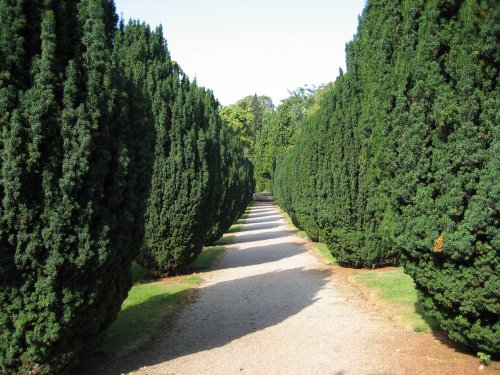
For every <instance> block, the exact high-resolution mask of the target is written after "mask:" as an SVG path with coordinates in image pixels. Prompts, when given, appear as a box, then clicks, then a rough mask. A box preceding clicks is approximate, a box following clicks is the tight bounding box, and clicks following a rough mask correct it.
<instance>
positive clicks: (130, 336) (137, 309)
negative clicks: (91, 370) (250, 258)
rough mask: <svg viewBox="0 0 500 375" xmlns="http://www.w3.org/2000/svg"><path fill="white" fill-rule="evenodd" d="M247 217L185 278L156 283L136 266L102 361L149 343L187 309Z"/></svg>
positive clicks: (205, 253)
mask: <svg viewBox="0 0 500 375" xmlns="http://www.w3.org/2000/svg"><path fill="white" fill-rule="evenodd" d="M247 216H248V214H247V213H245V214H244V215H243V216H242V217H241V218H240V219H239V220H238V221H237V222H236V223H235V224H234V225H233V226H231V228H230V229H229V231H228V233H226V234H225V235H224V237H223V238H222V239H221V240H224V239H225V238H226V240H225V241H221V240H219V241H217V242H216V243H217V244H216V245H215V246H207V247H204V248H203V250H202V251H201V253H200V254H199V255H198V257H197V258H196V259H195V260H194V262H193V263H191V264H190V265H189V266H188V268H187V270H186V273H185V274H184V275H180V276H175V277H167V278H164V279H160V280H158V279H155V278H154V277H153V276H152V275H151V274H150V273H149V271H148V270H147V269H145V268H143V267H142V266H141V265H140V264H138V263H137V262H133V263H132V266H131V269H130V270H131V273H132V279H133V286H132V288H131V289H130V291H129V293H128V296H127V298H126V299H125V301H124V302H123V304H122V307H121V310H120V312H119V313H118V317H117V319H116V320H115V321H114V322H113V324H112V325H111V326H110V327H109V329H108V330H107V332H106V333H105V335H104V338H103V340H102V341H101V344H100V345H99V348H98V349H97V354H98V357H104V358H110V357H119V356H123V355H125V354H127V353H128V352H130V351H132V350H134V349H137V348H139V347H141V346H143V345H144V344H146V343H147V342H149V341H150V340H151V339H152V338H153V337H154V336H155V335H156V333H157V332H158V330H159V329H161V327H162V325H163V324H164V323H165V322H166V321H168V318H169V316H171V315H172V314H173V313H174V312H175V311H177V310H178V309H179V308H181V307H182V306H184V305H185V304H186V303H187V302H188V301H189V300H190V298H191V296H192V294H193V292H194V291H195V290H196V288H197V287H198V284H199V283H200V282H201V281H202V279H201V277H200V276H198V275H197V274H196V272H200V271H205V270H208V269H210V268H211V267H212V266H214V264H216V262H217V261H218V260H219V259H220V258H221V257H222V255H223V254H224V250H225V249H224V246H223V245H224V244H227V243H230V242H231V241H232V237H233V236H234V233H236V232H237V231H238V230H239V229H241V227H242V225H243V223H244V221H245V219H246V218H247Z"/></svg>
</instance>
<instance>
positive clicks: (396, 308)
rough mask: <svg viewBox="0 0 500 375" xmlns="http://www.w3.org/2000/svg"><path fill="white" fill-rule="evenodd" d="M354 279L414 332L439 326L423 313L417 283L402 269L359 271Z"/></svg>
mask: <svg viewBox="0 0 500 375" xmlns="http://www.w3.org/2000/svg"><path fill="white" fill-rule="evenodd" d="M353 279H354V280H355V281H357V282H359V283H361V284H362V285H364V286H365V287H367V288H368V289H369V290H370V291H371V292H372V293H374V295H375V296H376V297H377V298H378V299H380V300H381V301H382V302H383V303H384V305H385V306H387V307H388V308H389V310H390V312H391V314H393V315H394V316H395V317H396V318H397V319H398V320H400V321H401V322H402V323H403V324H404V325H405V326H407V327H408V328H410V329H412V330H413V331H414V332H426V331H429V330H434V329H438V328H439V325H438V323H437V321H436V320H434V319H433V318H431V317H428V316H426V315H425V314H424V313H423V309H422V306H421V304H420V302H419V301H418V296H417V290H416V288H415V283H414V282H413V280H412V279H411V277H410V276H408V275H406V274H405V273H404V272H403V270H402V269H398V270H391V271H382V272H381V271H366V272H358V273H356V274H354V276H353Z"/></svg>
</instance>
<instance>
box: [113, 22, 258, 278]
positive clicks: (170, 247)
mask: <svg viewBox="0 0 500 375" xmlns="http://www.w3.org/2000/svg"><path fill="white" fill-rule="evenodd" d="M116 54H117V55H118V56H119V61H120V64H121V66H122V68H123V71H124V74H125V76H126V77H128V78H129V79H130V80H131V81H132V82H133V83H134V84H135V85H136V86H137V87H140V88H141V89H140V91H139V92H138V93H134V95H135V96H141V97H142V99H141V98H138V101H139V102H141V103H142V106H143V108H142V111H138V112H136V113H133V114H131V116H133V115H135V116H137V117H140V118H142V119H143V120H144V121H146V122H151V123H153V124H154V126H155V131H154V147H153V149H154V167H153V176H152V183H151V190H150V193H149V197H148V201H147V211H146V218H145V220H146V225H145V231H146V234H145V245H144V247H143V248H142V250H141V253H140V256H139V258H138V259H139V261H140V262H141V263H142V264H143V265H144V266H145V267H147V268H148V269H150V270H151V271H153V272H154V273H156V274H158V275H160V274H168V273H175V272H178V271H180V270H182V269H183V267H185V266H186V265H188V264H189V263H191V262H192V261H193V260H194V259H195V258H196V256H197V255H198V254H199V252H200V251H201V249H202V247H203V245H204V244H205V243H211V242H213V241H215V240H217V239H218V238H220V236H222V234H223V233H224V231H226V230H227V229H228V228H229V226H230V225H231V224H232V223H233V222H234V220H235V219H236V218H237V216H239V215H240V214H241V210H242V209H244V207H246V205H247V204H248V201H249V198H248V196H249V194H251V190H250V189H251V185H249V184H251V181H252V177H251V167H250V164H249V162H248V160H247V159H246V157H244V156H243V154H242V152H243V146H242V145H239V144H238V143H235V138H236V135H235V134H233V133H228V131H227V130H225V127H226V126H225V125H223V123H222V120H221V118H220V116H219V113H218V111H219V104H218V102H217V101H216V99H215V98H214V96H213V94H212V93H211V92H210V91H208V90H205V89H203V88H200V87H198V86H197V85H196V83H194V82H190V81H189V79H188V77H187V76H186V75H185V74H184V73H183V72H182V71H181V69H180V68H179V66H178V65H177V64H176V63H175V62H173V61H172V60H171V58H170V53H169V51H168V48H167V44H166V41H165V39H164V37H163V32H162V29H161V28H158V29H156V30H154V31H151V29H150V28H149V26H147V25H145V24H142V23H139V22H136V21H131V22H129V23H128V25H127V26H123V25H122V26H121V28H120V31H119V33H118V35H117V38H116ZM140 118H139V119H138V120H139V121H140ZM240 168H243V171H241V170H240ZM242 172H243V175H241V173H242Z"/></svg>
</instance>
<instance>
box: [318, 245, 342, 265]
mask: <svg viewBox="0 0 500 375" xmlns="http://www.w3.org/2000/svg"><path fill="white" fill-rule="evenodd" d="M314 247H315V248H316V249H318V251H319V252H320V254H321V256H322V257H323V260H324V262H325V263H326V264H330V265H332V266H333V265H336V264H337V261H336V260H335V258H334V257H333V255H332V253H331V252H330V250H329V249H328V246H326V245H325V244H324V243H321V242H317V243H315V244H314Z"/></svg>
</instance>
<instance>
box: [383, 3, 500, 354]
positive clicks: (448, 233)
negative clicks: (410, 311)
mask: <svg viewBox="0 0 500 375" xmlns="http://www.w3.org/2000/svg"><path fill="white" fill-rule="evenodd" d="M418 14H419V15H420V16H419V18H418V21H419V22H418V34H417V35H418V43H417V44H416V46H415V50H414V57H413V59H412V64H411V73H410V75H409V77H408V80H407V81H406V82H407V85H406V92H405V98H404V99H403V100H402V102H401V103H400V108H399V109H401V112H400V113H399V114H398V116H397V119H396V121H397V122H398V123H399V126H398V128H397V129H396V134H395V135H394V137H393V139H394V142H395V144H396V146H397V151H398V161H397V165H396V170H397V173H396V174H395V183H394V195H395V199H396V201H397V211H398V220H397V222H398V224H399V225H398V227H397V235H398V238H397V239H398V245H399V246H400V248H401V249H402V252H403V256H404V264H405V269H406V271H407V272H408V273H409V274H410V275H411V276H412V277H413V279H414V280H415V282H416V284H417V287H418V289H419V290H420V292H421V296H422V301H423V304H424V307H425V309H426V310H427V311H428V312H430V313H431V314H432V315H433V316H434V317H436V318H437V319H438V321H439V322H440V324H441V327H442V328H444V329H445V330H447V331H448V332H449V336H450V338H452V339H453V340H455V341H458V342H460V343H463V344H465V345H468V346H470V347H472V348H474V349H476V350H479V351H484V352H491V353H498V352H500V323H499V320H498V312H499V311H500V298H499V290H500V280H499V274H500V272H499V271H500V270H499V249H500V237H499V234H498V228H499V218H500V215H499V205H498V202H500V194H499V189H500V173H499V171H500V153H499V147H500V146H499V138H500V131H499V130H500V128H499V121H498V120H499V119H500V112H499V108H500V106H499V104H500V102H499V98H500V90H499V88H498V67H499V66H500V64H499V62H500V54H499V50H498V41H499V39H498V38H499V34H500V27H499V25H500V17H499V15H500V6H499V5H498V2H494V1H481V2H472V1H464V2H455V3H448V2H430V3H428V4H426V5H425V6H421V7H419V9H418Z"/></svg>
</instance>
